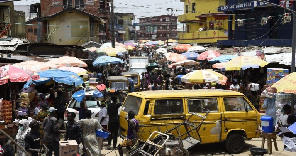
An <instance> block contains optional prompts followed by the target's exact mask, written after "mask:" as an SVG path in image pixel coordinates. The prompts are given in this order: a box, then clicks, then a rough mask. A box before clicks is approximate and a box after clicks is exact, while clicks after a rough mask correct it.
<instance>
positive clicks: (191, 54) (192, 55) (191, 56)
mask: <svg viewBox="0 0 300 156" xmlns="http://www.w3.org/2000/svg"><path fill="white" fill-rule="evenodd" d="M181 55H184V56H186V57H187V59H189V60H196V59H197V57H198V55H199V54H198V53H195V52H185V53H182V54H181Z"/></svg>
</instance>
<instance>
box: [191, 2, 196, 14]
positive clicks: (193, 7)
mask: <svg viewBox="0 0 300 156" xmlns="http://www.w3.org/2000/svg"><path fill="white" fill-rule="evenodd" d="M195 12H196V3H192V13H195Z"/></svg>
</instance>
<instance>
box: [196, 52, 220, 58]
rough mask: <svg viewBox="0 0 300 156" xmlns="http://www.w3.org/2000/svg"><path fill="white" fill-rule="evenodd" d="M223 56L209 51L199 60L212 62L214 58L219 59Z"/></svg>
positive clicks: (201, 55)
mask: <svg viewBox="0 0 300 156" xmlns="http://www.w3.org/2000/svg"><path fill="white" fill-rule="evenodd" d="M219 56H221V54H220V53H219V52H217V51H214V50H208V51H206V52H203V53H201V54H200V55H199V56H198V57H197V59H198V60H211V59H213V58H216V57H219Z"/></svg>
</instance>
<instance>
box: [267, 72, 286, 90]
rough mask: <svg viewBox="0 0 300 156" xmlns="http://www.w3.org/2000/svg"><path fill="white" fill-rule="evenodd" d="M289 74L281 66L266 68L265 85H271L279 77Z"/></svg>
mask: <svg viewBox="0 0 300 156" xmlns="http://www.w3.org/2000/svg"><path fill="white" fill-rule="evenodd" d="M288 74H289V70H288V69H283V68H267V82H266V83H267V85H270V86H271V85H272V84H274V83H275V82H277V81H279V80H280V79H281V78H283V77H285V76H286V75H288Z"/></svg>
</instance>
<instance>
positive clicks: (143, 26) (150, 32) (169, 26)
mask: <svg viewBox="0 0 300 156" xmlns="http://www.w3.org/2000/svg"><path fill="white" fill-rule="evenodd" d="M139 26H140V30H138V31H137V33H138V39H139V40H163V41H164V40H167V39H177V16H170V15H162V16H154V17H145V18H139Z"/></svg>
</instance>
